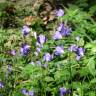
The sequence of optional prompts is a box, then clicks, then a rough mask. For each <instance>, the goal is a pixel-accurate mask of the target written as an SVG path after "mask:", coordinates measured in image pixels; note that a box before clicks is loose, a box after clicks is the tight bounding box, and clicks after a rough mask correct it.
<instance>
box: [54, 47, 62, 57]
mask: <svg viewBox="0 0 96 96" xmlns="http://www.w3.org/2000/svg"><path fill="white" fill-rule="evenodd" d="M63 53H64V48H63V47H62V46H57V47H56V48H55V55H61V54H63Z"/></svg>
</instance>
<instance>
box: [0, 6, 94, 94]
mask: <svg viewBox="0 0 96 96" xmlns="http://www.w3.org/2000/svg"><path fill="white" fill-rule="evenodd" d="M56 18H57V19H56V21H55V22H52V23H53V24H54V28H53V30H51V31H54V32H53V34H50V32H49V30H47V29H46V30H45V28H44V30H43V32H42V31H41V33H40V30H39V32H37V31H36V30H37V29H36V30H33V29H34V28H33V27H32V26H23V29H22V28H21V29H22V30H21V29H8V30H6V29H3V28H0V95H1V96H95V95H96V86H95V84H96V38H95V36H96V22H95V21H94V20H93V19H92V18H91V16H90V15H89V14H88V13H87V12H85V11H83V10H82V9H80V8H78V7H77V6H75V5H69V8H68V9H67V8H64V9H60V10H57V11H56ZM38 23H39V21H38ZM39 27H40V26H39ZM38 29H40V28H38ZM34 31H36V33H37V34H35V36H34ZM22 33H23V35H22ZM14 34H15V36H14ZM48 34H49V35H48Z"/></svg>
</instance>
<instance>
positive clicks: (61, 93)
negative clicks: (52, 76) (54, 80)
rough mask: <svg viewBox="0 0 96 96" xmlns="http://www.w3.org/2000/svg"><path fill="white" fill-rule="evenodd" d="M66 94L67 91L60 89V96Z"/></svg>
mask: <svg viewBox="0 0 96 96" xmlns="http://www.w3.org/2000/svg"><path fill="white" fill-rule="evenodd" d="M66 93H67V90H66V89H65V88H63V87H61V88H60V96H64V95H65V94H66Z"/></svg>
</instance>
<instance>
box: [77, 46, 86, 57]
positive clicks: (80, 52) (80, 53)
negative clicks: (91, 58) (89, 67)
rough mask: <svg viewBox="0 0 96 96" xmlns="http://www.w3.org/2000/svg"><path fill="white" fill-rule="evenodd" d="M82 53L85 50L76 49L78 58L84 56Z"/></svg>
mask: <svg viewBox="0 0 96 96" xmlns="http://www.w3.org/2000/svg"><path fill="white" fill-rule="evenodd" d="M84 52H85V49H84V48H82V47H79V48H78V49H77V52H76V53H77V55H78V56H84Z"/></svg>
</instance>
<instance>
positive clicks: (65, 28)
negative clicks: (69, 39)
mask: <svg viewBox="0 0 96 96" xmlns="http://www.w3.org/2000/svg"><path fill="white" fill-rule="evenodd" d="M71 31H72V30H71V28H69V27H68V26H65V25H64V26H62V29H61V31H60V33H61V35H62V36H69V35H70V34H71Z"/></svg>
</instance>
